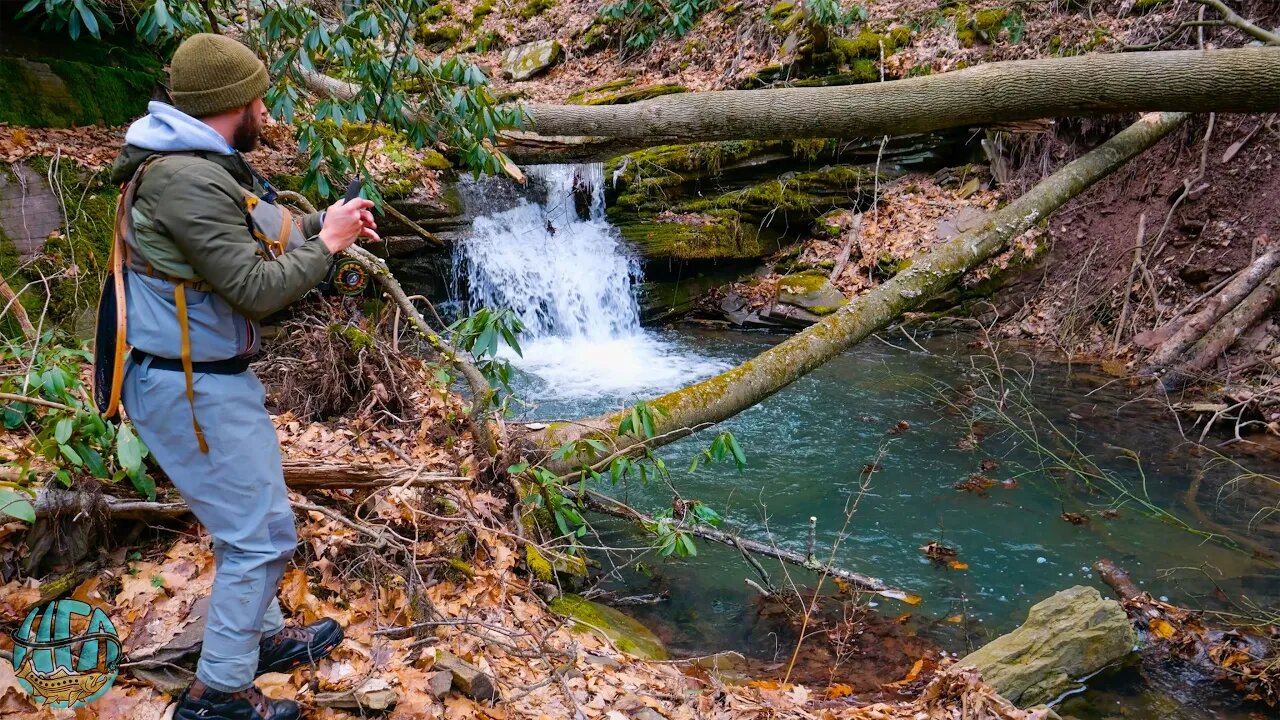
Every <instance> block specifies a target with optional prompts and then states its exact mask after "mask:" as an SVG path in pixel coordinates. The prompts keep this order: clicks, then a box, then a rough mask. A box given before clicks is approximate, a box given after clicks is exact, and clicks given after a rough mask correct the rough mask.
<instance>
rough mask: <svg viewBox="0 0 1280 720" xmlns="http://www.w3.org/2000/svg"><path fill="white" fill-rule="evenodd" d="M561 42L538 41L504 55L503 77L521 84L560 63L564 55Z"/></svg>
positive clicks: (517, 47)
mask: <svg viewBox="0 0 1280 720" xmlns="http://www.w3.org/2000/svg"><path fill="white" fill-rule="evenodd" d="M563 54H564V53H563V48H561V47H560V41H559V40H537V41H535V42H531V43H525V44H524V45H517V46H516V47H513V48H511V49H510V50H507V51H506V52H505V53H503V54H502V76H503V77H505V78H506V79H508V80H514V81H516V82H519V81H520V80H528V79H529V78H531V77H533V76H534V75H537V74H538V73H540V72H542V71H544V70H546V69H547V68H549V67H551V66H552V65H555V64H556V63H557V62H559V60H560V57H561V55H563Z"/></svg>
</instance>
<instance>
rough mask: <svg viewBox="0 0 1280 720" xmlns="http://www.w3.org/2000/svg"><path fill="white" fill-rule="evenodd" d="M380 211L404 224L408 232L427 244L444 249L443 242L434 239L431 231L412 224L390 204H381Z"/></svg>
mask: <svg viewBox="0 0 1280 720" xmlns="http://www.w3.org/2000/svg"><path fill="white" fill-rule="evenodd" d="M382 211H383V212H385V213H387V214H388V215H390V216H391V217H393V218H395V219H396V220H399V221H400V222H402V223H404V224H405V225H408V226H409V229H410V230H412V231H414V232H415V233H416V234H418V235H419V236H420V237H421V238H422V239H423V240H426V241H427V242H428V243H430V244H432V245H434V246H435V247H437V248H442V247H444V245H445V243H444V241H443V240H441V239H440V238H438V237H436V236H435V235H434V234H433V233H432V232H431V231H429V230H427V229H426V228H424V227H422V226H421V225H419V224H418V223H416V222H414V221H413V220H410V219H409V217H408V216H407V215H405V214H404V213H402V212H400V211H399V210H397V209H395V207H393V206H392V205H391V203H389V202H386V203H383V204H382Z"/></svg>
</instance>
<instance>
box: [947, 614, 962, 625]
mask: <svg viewBox="0 0 1280 720" xmlns="http://www.w3.org/2000/svg"><path fill="white" fill-rule="evenodd" d="M947 622H949V623H952V624H953V625H959V624H960V623H962V622H964V616H963V615H952V616H951V617H949V618H947Z"/></svg>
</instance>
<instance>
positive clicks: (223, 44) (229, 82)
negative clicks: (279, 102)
mask: <svg viewBox="0 0 1280 720" xmlns="http://www.w3.org/2000/svg"><path fill="white" fill-rule="evenodd" d="M267 85H269V82H268V81H267V67H266V66H265V65H263V64H262V61H261V60H259V59H258V56H257V55H254V54H253V51H252V50H250V49H249V48H247V47H245V46H244V45H241V44H240V43H238V42H236V41H235V40H232V39H231V38H229V37H226V36H225V35H214V34H212V33H200V34H198V35H192V36H191V37H189V38H187V39H186V40H183V41H182V44H181V45H179V46H178V49H177V51H176V52H174V53H173V60H171V61H170V62H169V94H170V96H171V97H172V98H173V106H174V107H176V108H178V109H179V110H181V111H182V112H184V113H186V114H188V115H190V116H192V117H205V116H207V115H216V114H218V113H220V112H225V111H227V110H230V109H232V108H237V107H241V106H243V105H248V104H249V103H251V102H253V101H254V100H255V99H257V98H260V97H262V95H263V93H265V92H266V91H267Z"/></svg>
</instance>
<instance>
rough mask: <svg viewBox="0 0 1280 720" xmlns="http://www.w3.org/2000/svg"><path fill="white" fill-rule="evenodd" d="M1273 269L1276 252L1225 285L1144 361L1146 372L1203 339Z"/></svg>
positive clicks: (1277, 263) (1279, 254) (1279, 256)
mask: <svg viewBox="0 0 1280 720" xmlns="http://www.w3.org/2000/svg"><path fill="white" fill-rule="evenodd" d="M1277 267H1280V250H1272V251H1270V252H1267V253H1263V254H1262V255H1261V256H1260V257H1258V259H1256V260H1254V261H1253V263H1251V264H1250V265H1249V266H1248V267H1246V268H1245V269H1244V270H1243V271H1242V272H1240V273H1239V274H1238V275H1236V276H1235V278H1233V279H1232V280H1231V282H1229V283H1227V285H1226V287H1224V288H1222V291H1221V292H1219V293H1218V294H1216V295H1214V296H1213V297H1212V298H1210V299H1209V301H1208V303H1206V304H1205V306H1204V308H1203V309H1201V310H1200V312H1198V313H1196V314H1195V315H1192V316H1191V317H1190V318H1188V319H1187V320H1186V321H1185V322H1183V323H1182V325H1181V327H1179V328H1178V329H1177V331H1176V332H1174V333H1173V335H1172V336H1171V337H1170V338H1169V339H1168V340H1165V341H1164V342H1163V343H1161V345H1160V346H1159V347H1157V348H1156V349H1155V351H1154V352H1152V353H1151V355H1150V357H1148V358H1147V361H1146V367H1147V372H1155V371H1158V370H1160V369H1163V368H1165V367H1167V366H1168V365H1169V364H1171V363H1173V362H1174V361H1176V360H1177V359H1178V358H1179V357H1181V356H1182V354H1183V353H1184V352H1186V351H1187V348H1189V347H1191V346H1192V345H1193V344H1195V343H1196V342H1197V341H1199V340H1200V339H1201V338H1203V337H1204V336H1205V334H1206V333H1208V332H1209V330H1210V329H1211V328H1213V326H1214V324H1215V323H1217V322H1218V321H1219V320H1221V319H1222V316H1223V315H1226V314H1227V313H1228V312H1230V311H1231V310H1232V309H1234V308H1235V307H1236V306H1238V305H1239V304H1240V303H1241V301H1243V300H1244V299H1245V298H1246V297H1248V295H1249V293H1251V292H1253V291H1254V289H1256V288H1257V287H1258V285H1260V284H1262V282H1263V281H1264V280H1266V279H1267V277H1268V276H1269V275H1271V274H1272V272H1273V271H1275V269H1276V268H1277ZM1175 322H1176V321H1175ZM1156 332H1157V333H1159V332H1160V331H1159V330H1157V331H1156Z"/></svg>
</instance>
